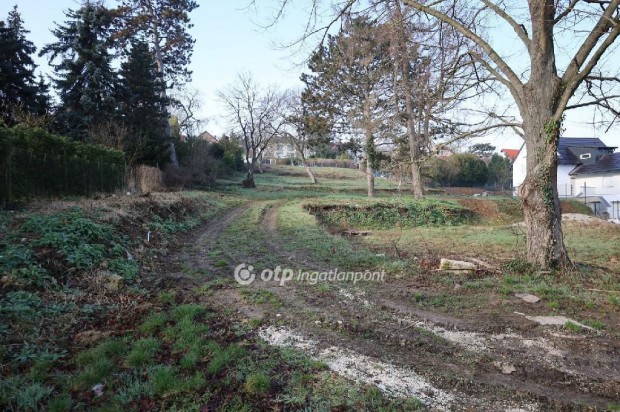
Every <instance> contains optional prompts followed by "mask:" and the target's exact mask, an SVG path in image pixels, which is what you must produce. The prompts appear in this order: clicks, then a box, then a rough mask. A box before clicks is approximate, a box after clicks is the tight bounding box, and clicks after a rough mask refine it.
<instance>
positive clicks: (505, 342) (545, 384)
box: [261, 203, 620, 409]
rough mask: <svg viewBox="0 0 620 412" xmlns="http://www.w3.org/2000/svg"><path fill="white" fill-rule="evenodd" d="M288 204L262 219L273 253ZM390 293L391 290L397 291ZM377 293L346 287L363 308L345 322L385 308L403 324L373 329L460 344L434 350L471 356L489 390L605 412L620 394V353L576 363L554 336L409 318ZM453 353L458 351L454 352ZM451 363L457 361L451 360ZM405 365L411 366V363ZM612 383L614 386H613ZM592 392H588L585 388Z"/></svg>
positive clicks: (314, 265)
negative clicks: (503, 369)
mask: <svg viewBox="0 0 620 412" xmlns="http://www.w3.org/2000/svg"><path fill="white" fill-rule="evenodd" d="M282 205H283V203H279V204H276V205H274V206H272V207H271V208H270V209H268V210H267V212H266V213H265V214H264V216H263V219H262V221H261V228H262V230H263V231H264V232H265V233H268V236H266V238H268V239H270V241H269V242H268V243H269V244H270V245H271V249H272V251H273V252H274V253H277V252H279V251H280V250H281V248H280V246H279V245H281V244H283V243H284V240H283V239H282V237H281V236H280V234H279V233H278V228H277V216H278V212H279V210H280V208H281V206H282ZM291 258H294V259H295V260H298V261H299V260H300V259H299V258H298V256H297V255H296V254H295V253H294V252H293V253H288V259H289V260H290V259H291ZM303 263H304V264H305V265H306V267H307V268H308V269H317V270H320V269H321V265H323V267H324V266H325V263H322V262H314V261H312V260H309V259H307V258H306V259H304V260H303ZM386 289H388V290H389V289H391V288H386ZM374 291H375V292H377V293H376V295H378V296H377V297H378V299H376V298H375V296H374V295H375V294H374V293H373V294H372V295H373V296H372V297H369V296H368V295H364V296H363V297H360V296H359V294H356V292H355V291H354V290H353V291H347V290H342V289H341V290H340V291H339V292H341V293H340V294H341V295H345V297H347V298H348V299H349V301H350V302H348V304H347V305H345V306H346V307H345V309H350V303H351V302H353V303H354V305H355V306H357V310H355V311H350V310H344V311H342V309H343V308H342V307H341V308H338V309H340V310H341V311H342V312H341V316H342V315H344V316H342V317H343V318H345V319H346V318H350V316H355V315H356V313H355V312H357V313H359V311H360V310H362V308H360V307H359V305H360V304H362V306H363V307H364V308H365V309H371V310H370V312H371V313H372V312H373V310H375V311H376V310H377V308H381V309H379V310H381V311H382V312H384V313H385V312H387V314H388V316H391V317H392V320H394V321H396V322H397V325H398V328H396V329H391V330H390V325H389V321H387V322H386V321H385V319H372V318H371V325H372V326H374V327H375V329H376V330H377V331H379V332H381V333H385V334H386V337H387V338H388V339H392V340H401V342H402V340H403V339H404V340H405V342H407V343H409V342H412V341H413V342H415V341H416V340H417V341H419V340H420V335H419V334H416V333H414V334H407V333H402V332H403V331H406V329H408V328H410V327H415V328H418V329H422V330H424V331H427V332H430V333H432V334H434V335H436V336H439V337H441V338H442V339H444V340H446V341H448V342H449V343H450V344H453V345H455V346H457V353H456V355H455V354H453V353H450V354H449V356H445V352H446V349H447V348H446V346H445V345H441V344H439V345H437V346H435V347H434V349H436V350H438V352H439V353H441V352H443V353H444V357H443V364H444V365H445V366H447V367H448V368H449V367H454V366H457V365H458V364H459V363H461V362H458V361H459V360H460V358H462V357H469V358H473V359H475V360H476V363H477V364H478V365H476V368H475V369H474V370H463V371H462V372H464V373H463V374H462V376H463V377H464V379H470V378H471V376H474V375H475V376H477V379H478V380H479V382H480V383H481V384H482V385H483V386H486V387H491V388H497V387H501V388H503V389H506V390H508V391H518V392H521V393H522V395H521V396H522V397H523V398H528V397H529V398H530V399H532V402H535V400H536V399H543V400H547V401H548V402H549V404H550V405H554V407H558V406H559V405H569V404H572V405H573V406H574V404H582V405H590V406H596V405H598V406H599V407H601V408H605V407H606V406H607V405H608V404H609V403H610V402H612V401H613V399H614V398H613V397H609V395H611V396H613V393H614V392H616V393H618V392H617V391H614V389H613V385H614V384H617V385H620V376H619V374H620V370H619V369H618V368H617V365H618V359H617V357H614V356H609V355H613V354H614V353H617V352H616V351H613V350H611V351H610V350H608V349H607V350H606V351H605V350H603V351H599V353H598V354H597V355H596V356H592V357H589V356H587V355H586V359H585V361H584V362H578V361H577V362H574V361H572V360H571V353H570V352H569V351H568V350H566V349H564V348H562V349H558V348H557V346H558V342H557V339H551V337H548V336H522V335H519V334H515V333H512V332H511V331H510V329H508V330H506V331H505V333H496V334H491V333H487V332H478V331H476V330H475V328H474V329H473V330H471V325H468V322H467V321H466V320H463V319H458V318H453V317H450V316H446V315H440V314H435V313H432V312H426V311H417V310H415V308H413V307H411V305H409V309H413V311H406V312H409V313H408V314H407V315H408V316H406V317H403V316H404V313H403V312H400V311H398V310H395V308H394V306H393V305H390V303H391V302H390V301H389V300H386V299H382V295H384V293H381V292H385V291H386V290H385V289H383V286H382V287H381V288H375V289H374ZM388 296H389V293H388ZM335 301H336V302H342V300H341V299H337V297H336V299H335ZM401 305H402V303H401ZM321 306H322V305H321ZM341 306H342V305H341ZM369 306H370V307H369ZM390 306H392V307H390ZM327 307H329V308H330V309H332V308H333V309H336V308H334V307H333V305H332V306H329V305H328V306H327ZM401 309H402V308H401ZM343 312H344V313H343ZM352 312H354V313H352ZM390 312H392V313H390ZM411 312H413V313H411ZM429 318H430V319H429ZM437 321H443V322H446V321H447V322H448V323H449V324H452V325H458V328H456V327H454V326H451V327H450V326H447V327H442V325H440V324H437ZM386 323H388V325H386ZM402 323H406V325H405V326H404V327H402V326H401V325H402ZM399 332H400V333H399ZM412 335H413V336H412ZM423 340H425V341H426V343H427V342H428V340H426V339H423ZM348 343H349V344H353V345H355V344H356V342H355V339H354V341H353V342H348ZM431 343H433V344H435V345H436V342H433V341H431ZM358 346H359V345H358ZM432 349H433V347H431V350H432ZM459 349H460V350H459ZM447 351H448V352H452V351H451V349H448V350H447ZM459 352H460V353H459ZM451 358H452V359H451ZM455 358H456V359H455ZM418 360H419V357H418ZM451 360H452V361H453V362H451ZM493 361H495V362H496V363H498V364H505V363H508V364H512V363H514V364H516V365H518V367H519V373H517V374H515V375H514V376H513V375H506V374H502V373H500V372H499V371H498V370H497V368H498V367H497V366H491V367H490V368H481V367H480V364H481V363H485V364H487V365H493ZM404 363H405V364H407V363H409V362H404ZM455 364H456V365H455ZM579 364H582V365H581V366H583V367H581V368H579V367H578V366H579ZM414 365H416V364H415V362H414V363H413V364H411V363H410V366H414ZM416 366H417V365H416ZM435 366H437V365H435ZM458 366H462V365H458ZM576 367H577V368H576ZM485 369H486V370H485ZM566 382H570V384H569V385H566V384H565V383H566ZM610 385H611V386H612V387H609V386H610ZM586 388H587V390H586V391H581V390H579V389H586ZM619 388H620V386H619ZM618 390H620V389H618ZM492 391H493V389H492V390H491V391H488V390H484V391H483V392H487V393H488V394H489V395H491V399H489V401H490V403H494V401H493V398H494V396H493V394H492V393H491V392H492ZM597 391H602V392H605V395H606V396H599V395H597V394H596V392H597ZM476 392H477V393H475V395H476V396H480V395H481V393H480V392H478V391H476ZM588 392H593V393H588ZM532 395H533V396H532ZM619 395H620V394H619ZM566 401H568V402H566ZM475 403H476V404H477V407H480V406H481V405H480V403H478V402H475ZM525 405H529V406H528V408H531V405H533V403H531V402H525ZM490 409H493V408H490Z"/></svg>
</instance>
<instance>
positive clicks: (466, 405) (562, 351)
mask: <svg viewBox="0 0 620 412" xmlns="http://www.w3.org/2000/svg"><path fill="white" fill-rule="evenodd" d="M285 204H286V202H285V201H281V202H270V203H268V202H250V203H246V204H244V205H242V206H238V207H236V208H234V209H232V210H229V211H227V212H225V213H224V214H222V215H220V216H219V217H217V218H215V219H213V220H212V221H211V223H209V224H207V225H205V226H204V227H203V228H202V230H201V231H200V232H199V234H198V235H197V236H196V237H195V238H192V239H190V240H189V241H188V242H187V244H186V245H184V246H183V247H182V249H181V251H180V252H179V253H177V254H176V255H175V256H173V257H172V259H171V262H172V263H171V266H173V267H174V269H173V270H172V271H171V272H172V273H173V275H171V276H172V277H173V280H181V279H182V280H183V281H187V282H189V283H190V284H191V285H193V286H197V285H200V283H201V282H206V281H212V280H213V279H218V278H220V279H222V278H224V279H232V274H233V269H234V267H235V266H236V265H237V264H238V263H239V262H251V261H253V260H256V259H259V260H260V259H261V256H262V257H265V258H266V257H268V262H274V261H280V262H287V263H288V264H290V266H292V267H300V268H304V269H305V270H321V269H323V270H325V269H326V268H325V266H327V265H326V264H325V262H322V261H320V260H318V259H315V258H314V257H313V256H307V255H305V254H303V253H300V252H297V251H287V248H286V247H285V245H286V244H287V242H289V241H290V239H287V238H286V237H285V236H284V235H282V234H281V233H280V232H279V231H278V219H279V217H280V214H281V213H283V211H282V206H284V205H285ZM255 208H262V209H261V210H262V212H261V213H260V217H259V220H258V222H256V223H257V225H258V227H257V233H258V235H257V236H260V239H252V241H253V242H257V244H258V243H260V245H261V248H262V249H260V251H259V252H257V254H254V253H252V255H251V256H248V253H247V252H243V251H239V250H237V249H236V248H235V247H233V246H234V245H231V244H228V245H223V246H222V245H218V240H219V239H220V237H222V235H223V234H224V233H226V232H227V230H229V228H230V227H231V225H233V224H234V223H235V222H236V221H237V220H238V219H239V218H240V217H242V216H243V215H244V214H246V213H250V212H251V211H252V210H257V209H255ZM284 218H286V217H285V216H284ZM247 241H248V240H247V239H242V238H239V239H238V242H240V243H241V242H247ZM218 248H221V249H222V250H221V251H220V252H219V254H218V256H217V258H214V257H213V256H212V254H213V253H215V252H216V251H217V249H218ZM222 261H225V262H226V263H227V264H226V265H223V264H222ZM181 266H183V267H184V268H185V270H184V271H182V270H180V269H179V268H180V267H181ZM188 268H189V269H191V270H190V271H192V272H201V273H208V275H207V276H205V277H200V276H188V275H186V274H184V272H187V271H188ZM424 286H425V285H424V282H423V281H420V280H419V279H418V280H412V279H408V278H406V277H404V278H387V279H386V282H385V284H381V286H380V287H367V286H366V287H365V286H359V285H358V286H354V285H350V284H344V283H342V284H338V285H336V286H335V287H329V288H320V287H317V286H313V285H308V284H305V283H299V282H288V283H287V284H286V285H284V286H280V285H279V284H277V283H276V282H254V283H253V284H251V285H250V286H247V287H246V288H247V289H249V290H258V289H266V290H269V291H270V292H272V293H273V294H274V295H275V296H277V298H278V299H279V300H280V301H281V302H282V305H281V306H274V305H267V304H258V303H249V302H248V301H247V299H245V298H244V297H243V296H242V294H241V293H240V292H241V288H238V287H237V285H236V284H234V283H232V282H231V283H229V284H227V285H226V286H224V287H222V288H220V289H218V290H217V291H216V293H213V294H211V295H209V296H207V297H205V298H204V302H205V304H207V305H209V306H212V307H213V308H214V309H216V310H234V311H236V313H237V315H236V316H238V317H239V319H247V318H259V319H261V321H262V328H261V331H260V333H261V336H263V337H265V338H266V339H268V340H271V341H272V343H274V344H282V345H291V346H297V347H300V348H301V349H302V350H304V351H305V352H307V353H308V354H309V355H310V356H315V357H318V358H321V357H325V356H328V355H329V356H331V358H330V357H329V356H328V360H329V362H327V363H328V364H329V365H330V366H331V365H334V369H335V370H337V371H339V372H341V373H343V374H344V375H345V376H348V377H350V378H352V379H359V380H362V381H363V380H365V379H366V380H368V379H370V381H371V382H374V383H376V384H377V385H378V386H379V387H380V388H382V389H385V390H386V391H387V392H392V393H394V394H396V395H399V394H400V395H401V396H402V395H403V394H405V395H409V396H417V397H419V398H420V399H421V400H423V402H424V403H425V404H426V405H428V407H429V409H431V410H488V411H498V410H507V411H508V410H511V411H519V410H521V411H536V410H541V411H545V410H592V409H598V410H605V409H606V408H607V406H608V405H610V404H614V403H617V402H618V400H619V399H620V343H619V342H618V341H617V340H615V339H613V338H611V337H606V336H605V335H604V334H598V335H597V334H589V335H584V336H567V335H563V334H561V333H558V331H557V330H554V329H550V328H546V327H542V326H535V325H532V323H531V322H529V321H527V320H526V319H525V318H524V317H523V316H521V315H519V314H514V315H511V316H509V317H506V316H495V315H491V314H487V315H482V316H479V317H476V318H463V317H459V314H458V313H454V314H450V315H447V314H442V313H435V312H432V311H427V310H422V309H421V308H420V307H419V306H417V305H415V303H414V302H413V301H412V299H411V296H412V294H413V293H415V292H416V290H418V289H419V288H423V287H424ZM308 342H310V343H308ZM326 354H328V355H326ZM339 356H340V358H341V359H344V360H347V359H348V360H349V361H348V363H351V362H354V361H351V360H350V359H360V360H361V361H360V362H361V363H373V362H377V364H380V365H389V367H388V368H387V369H389V370H387V371H385V372H381V371H380V372H377V371H376V370H374V369H373V370H372V371H369V370H367V369H364V368H363V367H361V366H359V365H348V366H347V364H346V363H347V362H344V363H343V362H339V359H338V357H339ZM356 357H357V358H356ZM330 362H331V363H330ZM382 368H384V369H385V367H384V366H382ZM392 368H393V369H394V370H393V371H392V370H391V369H392ZM384 373H385V374H386V376H383V374H384ZM390 373H391V375H390ZM369 377H370V378H369ZM394 377H396V378H394ZM409 378H411V382H409V381H407V379H409ZM405 381H406V382H409V383H410V384H409V383H408V386H404V388H405V389H403V386H402V383H403V382H405ZM399 382H400V383H399ZM390 385H392V386H390ZM399 385H400V386H399ZM403 391H404V392H403Z"/></svg>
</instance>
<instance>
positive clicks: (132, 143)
mask: <svg viewBox="0 0 620 412" xmlns="http://www.w3.org/2000/svg"><path fill="white" fill-rule="evenodd" d="M88 137H89V139H90V141H91V142H92V143H95V144H100V145H102V146H106V147H109V148H112V149H116V150H120V151H122V152H124V153H125V160H126V162H127V165H129V166H135V164H136V162H137V161H138V159H140V156H141V155H142V152H143V150H144V148H145V147H146V145H147V138H146V136H145V135H144V133H142V132H141V131H138V130H134V129H132V128H131V127H130V126H127V125H126V124H124V123H121V122H118V121H115V120H107V121H104V122H100V123H97V124H93V125H91V126H90V127H89V128H88Z"/></svg>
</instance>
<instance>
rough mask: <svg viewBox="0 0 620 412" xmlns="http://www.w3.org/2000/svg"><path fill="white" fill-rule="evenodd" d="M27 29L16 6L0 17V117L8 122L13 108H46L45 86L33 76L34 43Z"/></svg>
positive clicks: (34, 111) (31, 110)
mask: <svg viewBox="0 0 620 412" xmlns="http://www.w3.org/2000/svg"><path fill="white" fill-rule="evenodd" d="M28 33H29V31H28V30H26V29H25V28H24V21H23V20H22V17H21V15H20V13H19V11H18V10H17V6H15V7H14V8H13V10H11V11H10V12H9V15H8V18H7V20H6V22H1V21H0V118H2V119H3V120H4V121H5V122H6V123H8V124H11V123H15V122H16V120H17V119H15V113H16V111H23V112H25V113H31V114H43V113H45V111H46V108H47V101H48V99H47V86H46V85H45V83H43V82H42V81H41V82H39V81H37V79H36V76H35V69H36V67H37V66H36V65H35V64H34V61H33V60H32V54H33V53H34V52H35V51H36V47H35V46H34V44H33V43H32V42H31V41H29V40H28V39H26V35H27V34H28Z"/></svg>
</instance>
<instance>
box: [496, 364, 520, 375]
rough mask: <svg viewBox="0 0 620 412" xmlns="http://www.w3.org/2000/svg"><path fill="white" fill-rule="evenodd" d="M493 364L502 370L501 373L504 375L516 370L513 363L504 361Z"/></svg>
mask: <svg viewBox="0 0 620 412" xmlns="http://www.w3.org/2000/svg"><path fill="white" fill-rule="evenodd" d="M493 366H495V367H496V368H497V369H499V370H500V371H502V373H503V374H504V375H510V374H511V373H513V372H516V371H517V368H515V367H514V366H513V365H511V364H509V363H505V362H497V361H496V362H493Z"/></svg>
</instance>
